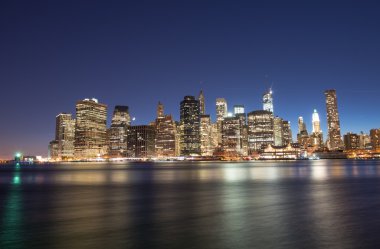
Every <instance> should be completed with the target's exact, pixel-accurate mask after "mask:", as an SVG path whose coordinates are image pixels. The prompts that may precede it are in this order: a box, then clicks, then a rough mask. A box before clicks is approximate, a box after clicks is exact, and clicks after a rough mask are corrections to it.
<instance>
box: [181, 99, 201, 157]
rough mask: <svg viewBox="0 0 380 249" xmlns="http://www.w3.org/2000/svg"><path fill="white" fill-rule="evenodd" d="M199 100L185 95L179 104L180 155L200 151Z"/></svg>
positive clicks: (198, 152)
mask: <svg viewBox="0 0 380 249" xmlns="http://www.w3.org/2000/svg"><path fill="white" fill-rule="evenodd" d="M199 113H200V110H199V100H196V99H195V97H194V96H185V97H184V99H183V100H182V101H181V104H180V122H181V126H182V134H181V155H182V156H193V155H200V153H201V137H200V114H199Z"/></svg>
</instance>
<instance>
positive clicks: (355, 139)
mask: <svg viewBox="0 0 380 249" xmlns="http://www.w3.org/2000/svg"><path fill="white" fill-rule="evenodd" d="M343 138H344V148H345V149H346V150H356V149H359V135H358V134H355V133H351V132H348V133H347V134H345V135H344V136H343Z"/></svg>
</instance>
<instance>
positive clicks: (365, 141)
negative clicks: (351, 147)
mask: <svg viewBox="0 0 380 249" xmlns="http://www.w3.org/2000/svg"><path fill="white" fill-rule="evenodd" d="M359 148H360V149H371V148H372V144H371V137H370V136H369V135H368V134H365V133H364V132H360V134H359Z"/></svg>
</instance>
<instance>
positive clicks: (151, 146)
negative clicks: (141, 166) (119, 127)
mask: <svg viewBox="0 0 380 249" xmlns="http://www.w3.org/2000/svg"><path fill="white" fill-rule="evenodd" d="M127 139H128V143H127V144H128V155H129V156H131V157H135V158H151V157H154V156H155V128H154V126H151V125H133V126H130V127H129V131H128V138H127Z"/></svg>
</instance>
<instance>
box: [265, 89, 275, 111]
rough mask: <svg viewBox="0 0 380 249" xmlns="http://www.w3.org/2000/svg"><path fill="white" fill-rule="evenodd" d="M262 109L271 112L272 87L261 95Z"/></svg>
mask: <svg viewBox="0 0 380 249" xmlns="http://www.w3.org/2000/svg"><path fill="white" fill-rule="evenodd" d="M263 110H264V111H268V112H271V113H273V92H272V89H269V91H268V92H267V93H265V94H264V95H263Z"/></svg>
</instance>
